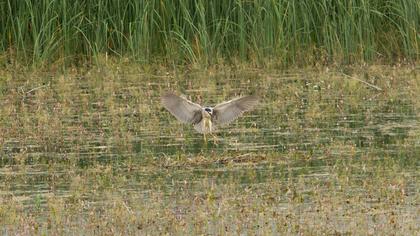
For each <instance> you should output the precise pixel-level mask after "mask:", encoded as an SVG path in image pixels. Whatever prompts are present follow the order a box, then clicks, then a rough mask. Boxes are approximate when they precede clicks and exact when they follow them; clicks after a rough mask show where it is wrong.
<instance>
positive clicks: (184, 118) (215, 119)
mask: <svg viewBox="0 0 420 236" xmlns="http://www.w3.org/2000/svg"><path fill="white" fill-rule="evenodd" d="M258 100H259V99H258V97H257V96H254V95H251V96H245V97H240V98H235V99H232V100H230V101H227V102H223V103H220V104H218V105H216V106H215V107H214V108H212V107H202V106H200V105H199V104H196V103H193V102H191V101H189V100H188V99H186V98H185V97H180V96H177V95H175V94H173V93H171V92H169V93H166V94H165V95H163V96H162V104H163V106H164V107H165V108H166V109H167V110H168V111H169V112H170V113H172V115H174V116H175V117H176V118H177V119H178V120H179V121H181V122H182V123H187V124H192V125H194V129H195V130H197V131H198V132H199V133H202V134H204V141H206V134H210V133H212V132H213V131H215V130H216V128H217V127H219V126H221V125H226V124H229V123H230V122H232V121H234V120H235V119H236V118H238V117H239V116H241V115H242V114H243V113H244V112H245V111H250V110H252V109H253V108H254V107H255V105H257V104H258Z"/></svg>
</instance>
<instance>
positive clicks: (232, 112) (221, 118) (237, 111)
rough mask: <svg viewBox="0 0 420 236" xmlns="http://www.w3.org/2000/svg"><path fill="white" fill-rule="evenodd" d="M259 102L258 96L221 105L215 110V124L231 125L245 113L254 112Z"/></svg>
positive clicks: (236, 99)
mask: <svg viewBox="0 0 420 236" xmlns="http://www.w3.org/2000/svg"><path fill="white" fill-rule="evenodd" d="M258 101H259V98H258V97H257V96H246V97H241V98H235V99H232V100H230V101H228V102H224V103H220V104H218V105H217V106H215V107H214V108H213V117H214V118H213V122H214V123H215V124H217V125H223V124H229V123H230V122H232V121H234V120H235V119H236V118H238V117H239V116H241V115H242V114H243V113H244V112H245V111H249V110H252V109H253V108H254V106H255V105H257V104H258Z"/></svg>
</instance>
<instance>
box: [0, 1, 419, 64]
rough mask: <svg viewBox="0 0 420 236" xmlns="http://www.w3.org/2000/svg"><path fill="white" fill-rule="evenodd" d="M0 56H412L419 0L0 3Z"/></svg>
mask: <svg viewBox="0 0 420 236" xmlns="http://www.w3.org/2000/svg"><path fill="white" fill-rule="evenodd" d="M0 22H2V23H1V25H0V52H1V54H2V55H3V56H2V57H0V59H1V60H0V63H1V64H2V65H5V64H7V63H19V64H25V65H40V64H50V63H52V62H54V63H59V64H60V65H68V64H78V63H96V62H98V57H103V56H104V55H105V57H108V56H113V57H117V58H124V59H130V60H133V61H136V62H141V63H145V64H147V63H153V62H158V63H161V64H162V63H163V64H169V65H172V64H199V65H204V66H206V65H211V64H217V63H220V62H227V63H235V62H237V61H240V62H250V63H254V64H255V65H260V66H261V65H268V64H272V65H275V66H291V65H294V66H299V65H308V64H309V65H312V64H331V63H363V62H370V61H381V62H382V61H385V62H391V63H394V62H399V61H403V60H416V59H418V58H419V55H420V54H419V47H420V34H419V32H420V2H419V1H417V0H398V1H394V0H388V1H383V0H338V1H331V0H320V1H312V0H302V1H296V0H292V1H289V0H279V1H262V0H248V1H243V0H235V1H213V0H211V1H204V0H199V1H191V0H181V1H170V0H159V1H158V0H150V1H134V0H130V1H118V0H111V1H105V0H98V1H81V0H74V1H70V0H64V1H58V0H39V1H35V0H22V1H12V0H5V1H2V2H1V3H0Z"/></svg>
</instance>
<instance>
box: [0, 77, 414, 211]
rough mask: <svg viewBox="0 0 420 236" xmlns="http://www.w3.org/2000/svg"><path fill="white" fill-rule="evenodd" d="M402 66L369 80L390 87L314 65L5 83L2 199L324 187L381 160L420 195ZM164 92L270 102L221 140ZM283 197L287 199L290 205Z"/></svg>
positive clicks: (222, 133) (31, 202)
mask: <svg viewBox="0 0 420 236" xmlns="http://www.w3.org/2000/svg"><path fill="white" fill-rule="evenodd" d="M393 73H396V72H392V71H391V72H389V73H388V74H387V73H384V75H383V76H380V75H378V73H376V74H375V73H373V75H370V74H368V75H365V77H363V78H362V79H366V80H368V82H369V83H371V84H372V85H373V84H375V86H378V87H380V88H381V90H378V89H375V88H373V87H370V86H368V85H366V84H363V83H360V82H359V81H357V80H353V79H351V78H347V77H346V76H345V75H343V74H341V73H339V72H316V71H303V72H302V71H300V72H279V71H274V72H262V71H230V70H228V71H225V70H222V71H219V72H213V73H208V72H207V73H201V72H191V73H185V74H176V73H175V74H165V73H161V74H162V75H161V76H156V75H151V74H139V73H128V72H118V73H117V72H112V73H111V72H106V71H105V72H104V71H102V72H99V73H92V74H90V73H82V74H78V73H76V74H74V75H65V76H64V75H42V76H39V78H36V79H34V80H28V81H26V80H25V79H23V78H17V79H16V80H7V81H6V82H2V101H1V106H2V107H1V108H0V109H1V115H2V117H1V119H0V125H1V132H2V135H1V139H0V144H1V163H0V164H1V165H0V167H1V168H0V188H1V191H0V196H1V197H2V198H5V199H8V198H11V197H13V198H15V199H18V200H19V201H21V202H23V203H24V205H25V206H26V207H28V209H33V208H34V207H41V208H42V207H43V206H44V204H45V203H46V201H47V200H48V198H49V197H51V196H54V197H59V198H63V199H68V198H71V197H74V196H72V195H74V187H72V186H77V185H79V184H80V185H84V186H86V185H87V186H92V187H93V189H95V190H94V191H93V190H92V191H89V190H84V191H83V194H84V196H83V199H85V200H86V201H88V202H91V203H92V204H99V205H100V204H104V201H105V202H106V201H110V199H112V198H110V197H109V196H102V194H101V192H109V190H112V191H111V192H113V191H114V192H115V194H117V195H121V194H122V193H123V194H124V195H125V194H131V195H133V194H134V195H137V197H135V199H144V198H147V194H148V193H149V192H150V191H153V192H162V193H163V194H164V195H166V196H167V198H168V201H170V199H172V197H171V196H172V194H173V193H174V192H176V193H179V192H180V191H181V192H182V191H186V192H191V193H200V191H202V190H203V189H202V188H203V182H202V181H209V182H211V184H215V185H226V184H234V185H237V186H243V187H244V188H247V187H253V186H254V187H255V188H257V186H258V188H260V187H261V186H266V187H269V185H270V184H272V183H277V182H282V183H284V185H285V186H286V185H287V186H290V185H294V184H296V185H297V184H298V183H297V182H298V181H302V179H303V181H315V182H317V183H318V184H319V188H320V189H321V191H322V188H323V187H322V186H323V185H325V184H336V182H335V181H336V180H335V179H334V178H335V177H334V176H331V174H332V171H331V170H332V168H334V166H335V165H337V163H343V162H346V161H349V160H351V161H353V162H352V164H353V165H360V168H362V169H363V168H365V167H366V165H368V168H367V169H368V170H365V171H362V170H360V171H359V168H358V167H356V168H354V169H352V170H350V172H348V173H347V174H348V176H349V178H350V179H351V180H352V181H356V182H357V181H361V180H363V179H364V178H367V177H369V175H370V173H373V172H374V171H375V169H374V165H375V163H376V162H381V161H383V160H384V158H385V159H392V160H397V161H396V163H397V164H398V165H400V166H401V167H403V168H405V169H406V172H405V173H404V175H405V176H407V178H406V190H405V191H407V194H412V195H414V196H418V190H416V188H417V187H418V177H419V174H418V169H419V168H418V167H419V161H418V156H419V154H420V151H419V150H420V140H419V137H420V136H419V132H420V126H419V113H418V105H419V102H418V101H417V99H418V98H417V97H416V96H415V95H414V93H415V90H413V88H412V87H411V86H410V85H409V84H407V83H404V82H401V81H404V79H406V80H415V79H416V78H417V80H418V76H417V74H416V73H414V74H413V73H407V74H404V73H403V74H402V75H399V76H402V77H399V78H398V80H400V81H399V82H398V81H395V80H396V79H397V78H394V76H395V75H393ZM355 76H356V75H355ZM404 76H405V77H406V78H404ZM413 77H414V79H413ZM165 91H175V92H177V93H178V94H186V95H187V97H189V98H190V99H191V100H193V101H195V102H197V103H200V104H203V105H215V104H217V103H219V102H222V101H224V100H227V99H231V98H234V97H236V96H239V95H247V94H258V95H259V96H261V98H262V99H261V100H262V102H261V106H259V107H258V108H257V109H256V110H254V111H252V112H249V113H246V114H245V115H244V116H243V117H241V118H240V119H238V120H237V122H234V123H233V124H231V125H229V126H227V127H224V128H222V129H220V130H219V132H218V133H217V134H216V136H217V139H218V142H217V143H215V142H214V141H213V139H211V138H210V141H209V142H208V143H204V141H203V137H202V136H201V135H200V134H198V133H196V132H195V130H194V129H193V128H192V127H190V126H188V125H183V124H180V123H179V122H177V121H176V119H175V118H174V117H172V116H171V115H170V114H169V113H168V112H167V111H166V110H164V109H163V108H162V106H161V105H160V99H159V96H160V94H162V93H163V92H165ZM366 160H368V162H367V164H366V163H365V161H366ZM86 173H88V174H86ZM78 181H82V183H78ZM310 186H312V185H310ZM261 188H263V189H264V187H261ZM312 188H313V186H312V187H309V186H308V191H311V190H313V189H312ZM113 189H114V190H113ZM348 191H349V194H351V193H352V191H354V192H355V193H356V192H360V191H363V189H362V188H360V186H357V185H355V186H353V188H352V189H349V190H348ZM284 192H286V189H284ZM285 196H286V195H284V196H280V202H281V203H283V204H286V205H287V199H286V197H285ZM307 201H308V203H310V202H311V201H310V197H309V198H308V199H307Z"/></svg>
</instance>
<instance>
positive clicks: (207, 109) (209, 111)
mask: <svg viewBox="0 0 420 236" xmlns="http://www.w3.org/2000/svg"><path fill="white" fill-rule="evenodd" d="M204 111H205V112H207V113H208V114H209V115H212V114H213V109H212V108H211V107H206V108H204Z"/></svg>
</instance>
